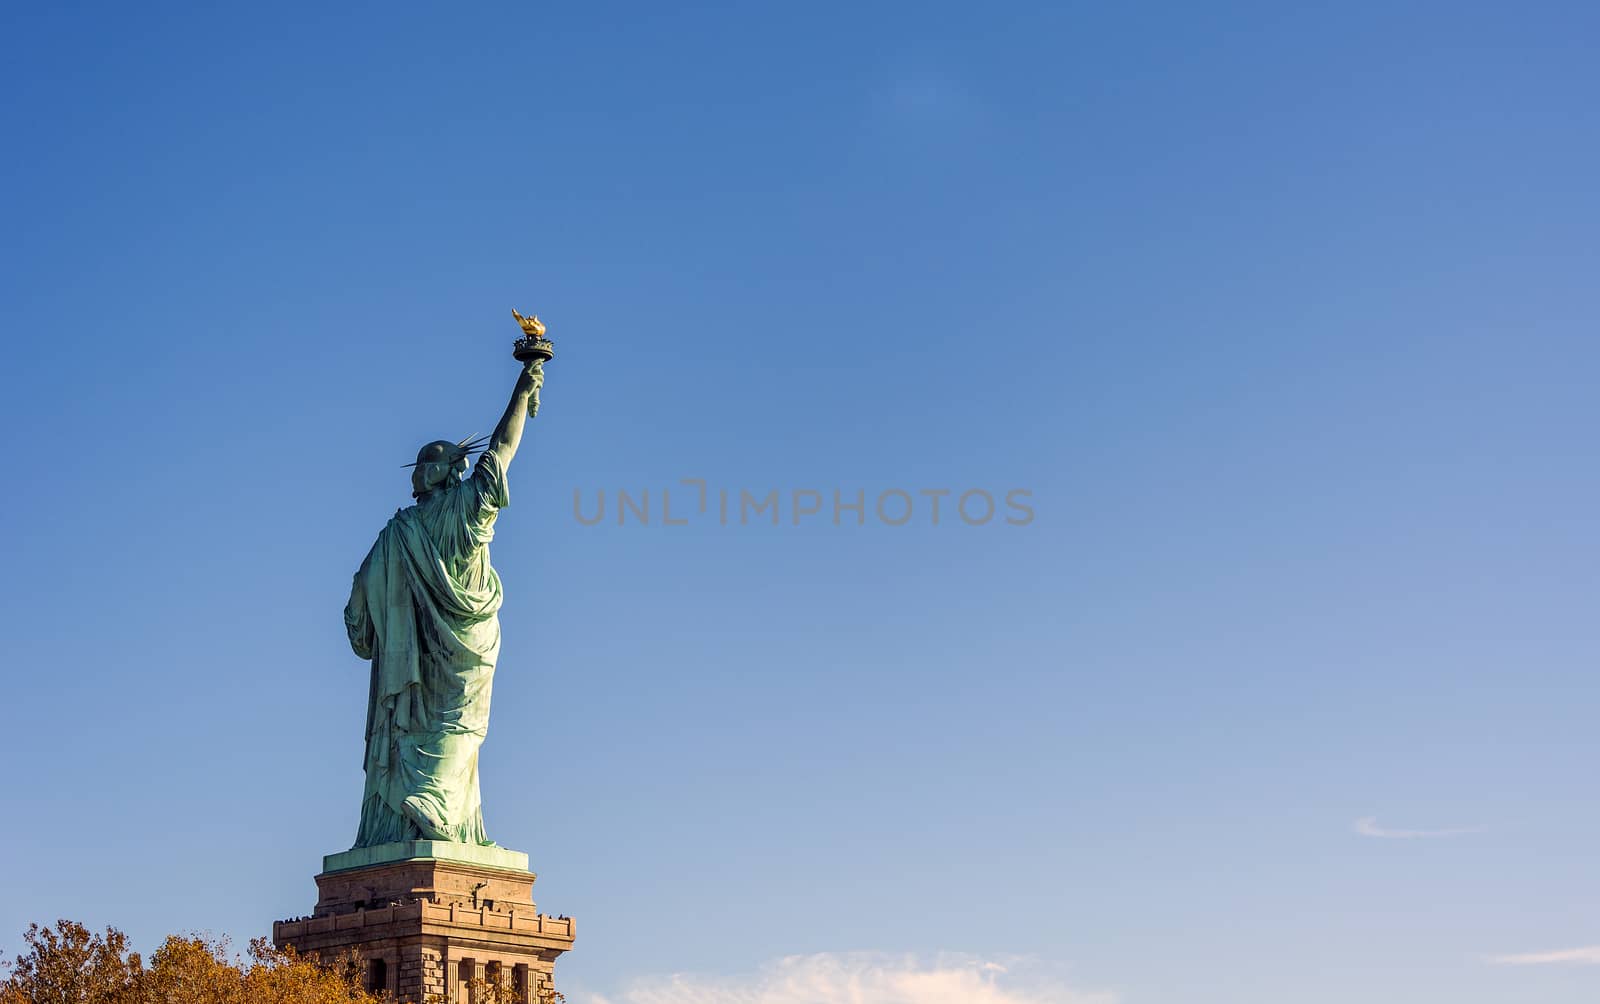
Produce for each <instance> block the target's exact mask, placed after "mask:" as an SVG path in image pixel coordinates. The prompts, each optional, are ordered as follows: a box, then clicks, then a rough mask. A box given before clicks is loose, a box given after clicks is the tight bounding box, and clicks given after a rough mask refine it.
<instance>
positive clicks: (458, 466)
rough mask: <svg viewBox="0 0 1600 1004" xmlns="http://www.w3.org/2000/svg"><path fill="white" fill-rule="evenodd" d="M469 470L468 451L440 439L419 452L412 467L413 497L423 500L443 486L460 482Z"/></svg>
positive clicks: (458, 445)
mask: <svg viewBox="0 0 1600 1004" xmlns="http://www.w3.org/2000/svg"><path fill="white" fill-rule="evenodd" d="M466 469H467V451H466V450H464V449H462V448H461V446H460V444H457V443H452V442H450V441H449V440H448V439H439V440H435V441H434V442H431V443H429V444H428V445H427V446H424V447H423V448H422V449H420V450H418V451H417V462H416V463H415V464H413V465H411V497H412V498H421V497H422V496H424V495H426V494H427V493H428V492H431V491H433V490H434V489H435V488H438V487H439V486H441V485H446V484H449V483H451V482H453V481H459V480H460V479H461V475H462V474H463V473H465V471H466Z"/></svg>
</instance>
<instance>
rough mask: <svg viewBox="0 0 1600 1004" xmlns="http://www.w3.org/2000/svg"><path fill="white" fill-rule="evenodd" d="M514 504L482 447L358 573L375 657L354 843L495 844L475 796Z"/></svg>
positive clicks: (358, 594)
mask: <svg viewBox="0 0 1600 1004" xmlns="http://www.w3.org/2000/svg"><path fill="white" fill-rule="evenodd" d="M509 501H510V497H509V494H508V490H507V486H506V475H505V468H504V467H503V466H502V465H501V464H500V461H499V459H498V458H496V457H495V455H494V454H493V453H492V452H490V453H484V454H482V455H481V456H480V457H479V458H478V462H477V465H476V467H475V468H474V469H473V472H472V474H471V476H469V477H467V478H465V479H463V480H461V481H459V482H457V483H455V484H450V485H447V486H446V487H444V488H442V489H439V490H437V491H434V492H433V493H431V494H430V495H427V496H425V497H424V498H423V499H422V500H421V501H419V502H418V503H417V504H416V505H413V506H408V507H407V508H405V509H401V510H400V511H398V512H396V513H395V514H394V518H393V519H391V520H390V521H389V523H388V525H387V526H385V527H384V528H383V530H382V532H380V533H379V534H378V540H377V542H376V543H375V544H373V545H372V550H371V551H369V552H368V553H367V557H366V560H364V561H363V562H362V563H361V569H360V570H359V571H358V572H356V575H355V582H354V584H353V585H352V586H351V589H350V602H349V603H348V604H347V605H346V606H345V611H344V622H345V629H346V631H347V632H348V634H349V636H350V647H351V648H353V649H354V650H355V653H356V655H358V656H360V657H361V658H363V659H370V660H372V682H371V687H370V690H369V693H368V697H367V732H366V754H365V759H364V766H365V768H366V774H367V780H366V789H365V791H364V792H363V794H362V801H361V825H360V829H359V830H358V832H357V835H356V842H355V846H356V847H369V846H372V845H374V844H384V843H391V842H393V841H399V840H421V839H437V836H436V835H430V834H427V833H425V832H423V830H422V829H421V828H420V827H419V826H418V825H417V823H415V822H413V821H412V818H410V817H408V816H407V814H406V813H405V811H404V809H403V806H404V804H405V802H406V800H407V799H408V798H409V799H413V800H414V801H413V811H416V810H418V809H420V810H421V811H422V812H423V814H424V815H425V816H426V817H427V818H430V819H431V820H433V821H434V822H435V823H436V824H438V825H439V828H440V829H441V830H442V831H443V833H444V835H445V836H446V838H447V839H450V840H453V841H456V842H459V843H470V844H490V843H492V841H491V840H489V838H488V837H487V836H486V835H485V834H484V829H483V806H482V802H481V801H480V798H479V794H478V748H479V747H480V746H481V745H482V744H483V739H484V736H485V735H486V734H487V732H488V726H489V695H490V691H491V684H492V683H493V681H494V665H495V660H496V659H497V658H498V657H499V654H500V621H499V619H498V618H497V616H496V613H497V612H498V611H499V609H500V600H501V593H500V576H499V575H498V574H496V573H495V570H494V568H493V567H491V566H490V564H489V541H490V540H491V539H493V537H494V521H495V517H496V516H497V515H498V514H499V511H500V509H501V508H502V507H504V506H505V505H507V504H508V503H509Z"/></svg>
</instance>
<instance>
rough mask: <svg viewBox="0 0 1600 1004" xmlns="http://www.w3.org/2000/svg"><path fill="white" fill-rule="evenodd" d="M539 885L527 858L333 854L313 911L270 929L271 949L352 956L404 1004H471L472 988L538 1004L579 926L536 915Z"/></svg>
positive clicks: (395, 851) (393, 847)
mask: <svg viewBox="0 0 1600 1004" xmlns="http://www.w3.org/2000/svg"><path fill="white" fill-rule="evenodd" d="M534 878H535V876H534V874H533V873H532V872H530V871H528V856H527V855H526V854H522V853H519V852H517V851H508V850H505V849H503V848H499V847H473V846H469V845H466V844H450V843H444V842H441V841H431V840H417V841H408V842H405V843H398V844H383V845H381V846H379V847H363V848H359V849H357V850H353V851H346V852H344V853H342V854H330V855H328V856H327V857H325V858H323V868H322V874H320V875H318V876H317V891H318V894H319V895H318V897H317V907H316V910H315V912H313V913H312V915H311V916H309V917H303V918H301V919H299V920H280V921H278V922H277V923H275V924H273V925H272V941H273V944H275V945H277V946H278V947H279V948H283V947H286V946H289V945H293V946H294V948H295V950H296V951H298V952H300V953H302V954H307V953H312V952H315V953H317V954H319V955H321V956H323V957H324V958H330V957H332V956H333V955H336V954H338V953H341V952H344V951H346V950H347V949H350V948H354V949H355V950H356V951H358V952H359V953H360V954H361V957H362V959H363V960H364V961H365V964H366V972H367V985H368V989H372V990H387V991H389V993H390V994H392V995H393V996H394V998H395V999H396V1000H399V1001H403V1002H408V1004H422V1002H423V1001H424V1000H425V999H427V998H429V997H437V998H440V999H442V1000H443V1001H445V1002H447V1004H474V1002H471V1001H470V1000H469V995H468V984H469V983H470V982H471V981H472V980H473V979H485V980H489V981H490V982H498V983H500V984H501V985H503V986H505V987H508V988H510V989H511V990H512V997H511V999H513V1000H515V1001H517V1002H519V1004H541V1002H543V1001H544V1000H546V999H547V997H548V992H549V991H550V990H551V989H553V984H552V974H553V973H554V970H555V962H556V958H557V957H558V956H560V955H561V953H562V952H565V951H567V950H568V949H570V948H571V947H572V940H573V936H574V927H575V925H574V924H573V922H572V918H570V917H546V916H544V915H543V914H541V913H539V912H538V910H537V909H536V908H535V907H534V904H533V882H534Z"/></svg>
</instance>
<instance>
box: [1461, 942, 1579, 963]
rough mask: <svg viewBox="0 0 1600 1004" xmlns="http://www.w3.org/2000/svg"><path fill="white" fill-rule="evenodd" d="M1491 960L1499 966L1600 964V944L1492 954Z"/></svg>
mask: <svg viewBox="0 0 1600 1004" xmlns="http://www.w3.org/2000/svg"><path fill="white" fill-rule="evenodd" d="M1489 961H1490V962H1492V963H1494V964H1495V965H1497V966H1554V965H1577V966H1600V945H1589V946H1588V947H1587V948H1563V949H1560V950H1558V951H1554V952H1524V953H1522V954H1520V955H1491V956H1490V957H1489Z"/></svg>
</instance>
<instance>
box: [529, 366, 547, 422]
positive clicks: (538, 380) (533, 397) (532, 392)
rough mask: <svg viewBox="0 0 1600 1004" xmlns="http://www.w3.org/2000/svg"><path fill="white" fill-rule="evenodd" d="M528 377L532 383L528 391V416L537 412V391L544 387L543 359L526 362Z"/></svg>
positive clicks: (530, 416)
mask: <svg viewBox="0 0 1600 1004" xmlns="http://www.w3.org/2000/svg"><path fill="white" fill-rule="evenodd" d="M528 378H529V379H530V380H531V381H532V382H533V385H532V386H531V387H530V388H529V391H528V417H529V418H532V417H533V416H535V415H537V414H539V391H540V389H541V388H543V387H544V360H543V359H535V360H534V361H533V362H531V363H529V364H528Z"/></svg>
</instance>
